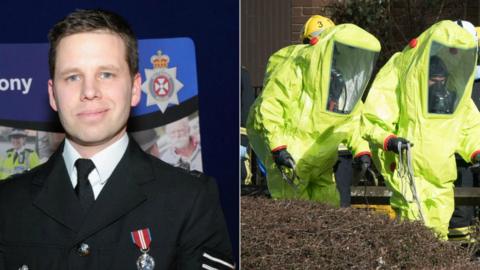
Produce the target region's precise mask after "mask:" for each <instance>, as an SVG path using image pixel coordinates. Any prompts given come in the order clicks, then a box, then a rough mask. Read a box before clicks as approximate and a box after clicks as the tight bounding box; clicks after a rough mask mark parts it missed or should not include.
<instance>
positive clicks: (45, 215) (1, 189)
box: [0, 10, 234, 270]
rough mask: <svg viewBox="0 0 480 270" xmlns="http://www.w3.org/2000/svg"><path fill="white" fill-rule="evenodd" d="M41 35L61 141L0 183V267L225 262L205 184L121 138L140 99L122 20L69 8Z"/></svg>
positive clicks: (227, 248)
mask: <svg viewBox="0 0 480 270" xmlns="http://www.w3.org/2000/svg"><path fill="white" fill-rule="evenodd" d="M49 40H50V45H51V47H50V53H49V64H50V65H49V67H50V76H51V79H50V80H49V81H48V93H49V101H50V106H51V107H52V109H53V110H55V111H56V112H58V114H59V118H60V122H61V124H62V126H63V127H64V129H65V133H66V139H65V141H64V142H63V144H62V145H61V146H60V147H59V149H58V150H57V151H56V152H55V153H54V154H53V155H52V157H51V158H50V159H49V160H48V161H47V162H46V163H45V164H42V165H40V166H38V167H37V168H35V169H34V170H31V171H29V172H28V173H25V174H22V175H19V176H16V177H12V178H11V180H7V181H3V182H2V183H1V184H0V269H22V270H25V269H70V270H72V269H89V270H96V269H99V270H100V269H116V270H119V269H120V270H122V269H141V270H151V269H157V270H158V269H201V268H202V267H203V268H205V269H234V265H233V262H232V254H231V244H230V241H229V239H228V233H227V230H226V226H225V221H224V218H223V213H222V210H221V207H220V204H219V201H218V192H217V187H216V184H215V182H214V181H213V180H212V179H211V178H209V177H207V176H205V175H203V174H200V173H197V174H195V175H193V174H190V173H189V172H186V171H184V170H181V169H178V168H174V167H172V166H170V165H168V164H166V163H164V162H162V161H160V160H159V159H157V158H155V157H153V156H151V155H149V154H147V153H145V152H143V151H142V150H141V148H140V147H139V146H138V144H137V143H135V142H134V140H133V139H131V138H129V137H128V136H127V133H126V123H127V119H128V117H129V114H130V107H132V106H136V105H137V104H138V103H139V101H140V96H141V76H140V74H139V73H138V49H137V41H136V39H135V36H134V34H133V32H132V30H131V28H130V27H129V26H128V24H127V22H125V20H124V19H123V18H121V17H120V16H118V15H116V14H113V13H110V12H107V11H100V10H77V11H75V12H73V13H71V14H69V15H68V16H67V17H66V18H64V19H63V20H62V21H60V22H59V23H57V24H56V25H55V26H54V27H53V28H52V29H51V31H50V33H49Z"/></svg>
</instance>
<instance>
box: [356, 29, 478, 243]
mask: <svg viewBox="0 0 480 270" xmlns="http://www.w3.org/2000/svg"><path fill="white" fill-rule="evenodd" d="M475 63H476V44H475V41H474V40H473V38H472V36H471V35H470V34H469V33H468V32H467V31H465V30H464V29H462V28H461V27H459V26H458V25H457V24H455V23H454V22H451V21H441V22H439V23H436V24H434V25H433V26H431V27H430V28H429V29H428V30H426V31H425V32H424V33H422V34H421V35H420V36H419V37H418V38H417V39H415V40H412V41H411V42H410V44H409V46H407V47H406V48H405V49H404V50H403V51H402V52H400V53H396V54H394V55H393V56H392V58H391V59H390V60H389V61H388V62H387V63H386V64H385V66H384V67H383V68H382V69H381V70H380V71H379V73H378V74H377V76H376V78H375V80H374V82H373V84H372V87H371V90H370V91H369V93H368V98H367V100H366V101H365V107H364V110H363V118H362V133H363V134H364V138H365V139H367V140H369V141H371V142H372V144H371V147H372V152H373V158H374V162H375V165H376V167H377V168H380V170H381V173H382V174H383V176H384V177H385V180H386V183H387V185H388V187H389V188H390V189H391V190H392V192H393V194H392V197H391V199H390V202H391V206H392V207H393V208H394V209H395V210H396V212H397V215H399V216H400V217H401V218H402V219H408V220H420V219H422V216H423V219H424V222H425V225H426V226H427V227H430V228H432V229H434V231H435V232H436V233H437V234H438V235H439V237H440V238H443V239H446V236H447V233H448V223H449V220H450V217H451V215H452V212H453V208H454V196H453V182H454V180H455V179H456V178H457V177H456V174H457V172H456V164H455V155H454V154H455V153H458V154H460V155H461V156H462V157H463V158H464V159H465V160H467V161H470V160H473V159H474V158H475V157H476V155H477V153H478V150H479V149H480V115H479V112H478V110H477V108H476V107H475V105H474V103H473V101H472V100H471V98H470V93H471V89H472V82H473V76H472V74H473V71H474V67H475ZM442 76H443V77H442ZM438 77H440V78H443V80H441V79H440V80H439V79H438ZM394 135H396V136H399V137H403V138H406V139H407V140H409V141H410V142H412V143H413V144H414V146H413V147H412V148H411V160H412V167H413V168H412V169H413V175H414V183H415V186H416V191H417V192H416V193H417V195H418V196H417V198H418V200H415V198H414V196H413V195H414V194H413V193H412V189H411V186H412V185H411V184H409V182H408V180H407V179H406V178H405V177H402V175H400V176H399V175H398V171H399V166H398V165H399V155H396V154H394V153H393V152H390V151H389V152H387V151H385V150H386V148H387V142H388V140H389V139H390V138H391V137H392V136H394ZM417 205H420V207H421V210H419V209H418V207H417Z"/></svg>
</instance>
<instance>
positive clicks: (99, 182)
mask: <svg viewBox="0 0 480 270" xmlns="http://www.w3.org/2000/svg"><path fill="white" fill-rule="evenodd" d="M128 141H129V139H128V136H127V134H126V133H125V134H124V135H123V137H122V138H120V139H119V140H118V141H116V142H114V143H113V144H112V145H110V146H108V147H107V148H105V149H103V150H102V151H100V152H98V153H96V154H95V155H94V156H93V157H91V158H90V159H91V160H92V161H93V164H95V169H94V170H93V171H92V172H91V173H90V174H89V175H88V180H89V181H90V184H91V185H92V189H93V194H94V196H95V199H97V197H98V195H99V194H100V191H102V188H103V186H105V184H106V183H107V180H108V178H109V177H110V175H112V173H113V170H114V169H115V167H117V165H118V163H119V162H120V159H122V157H123V154H124V153H125V151H126V150H127V146H128ZM62 155H63V160H64V161H65V166H66V167H67V172H68V175H69V176H70V181H71V182H72V186H73V187H75V186H76V185H77V168H76V167H75V161H76V160H77V159H79V158H82V157H81V156H80V154H79V153H78V151H77V150H76V149H75V148H74V147H73V146H72V144H71V143H70V141H69V140H68V139H65V146H64V148H63V154H62Z"/></svg>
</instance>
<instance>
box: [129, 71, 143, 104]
mask: <svg viewBox="0 0 480 270" xmlns="http://www.w3.org/2000/svg"><path fill="white" fill-rule="evenodd" d="M141 97H142V76H141V75H140V73H137V74H135V76H134V77H133V84H132V102H131V104H130V106H132V107H135V106H137V105H138V103H139V102H140V98H141Z"/></svg>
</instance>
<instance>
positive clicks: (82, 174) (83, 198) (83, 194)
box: [75, 158, 95, 211]
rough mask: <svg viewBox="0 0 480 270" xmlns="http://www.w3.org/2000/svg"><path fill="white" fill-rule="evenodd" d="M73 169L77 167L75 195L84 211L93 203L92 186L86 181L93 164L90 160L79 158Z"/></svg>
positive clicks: (93, 166) (93, 167)
mask: <svg viewBox="0 0 480 270" xmlns="http://www.w3.org/2000/svg"><path fill="white" fill-rule="evenodd" d="M75 167H77V186H76V187H75V193H76V194H77V196H78V199H79V200H80V204H81V205H82V207H83V209H84V210H85V211H86V210H88V209H89V208H90V206H91V205H92V204H93V202H94V201H95V197H94V196H93V190H92V186H91V185H90V181H88V175H89V174H90V172H91V171H92V170H93V169H95V164H93V162H92V160H90V159H84V158H79V159H77V161H75Z"/></svg>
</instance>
